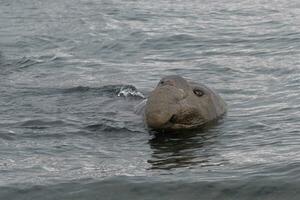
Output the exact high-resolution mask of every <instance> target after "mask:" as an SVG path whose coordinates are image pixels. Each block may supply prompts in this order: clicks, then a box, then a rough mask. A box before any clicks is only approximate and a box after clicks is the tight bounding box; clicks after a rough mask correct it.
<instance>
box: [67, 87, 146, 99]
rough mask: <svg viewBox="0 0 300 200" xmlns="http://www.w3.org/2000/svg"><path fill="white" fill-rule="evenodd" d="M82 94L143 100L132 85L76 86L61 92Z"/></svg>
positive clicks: (142, 96) (141, 95) (141, 94)
mask: <svg viewBox="0 0 300 200" xmlns="http://www.w3.org/2000/svg"><path fill="white" fill-rule="evenodd" d="M82 92H92V93H97V94H102V95H108V96H118V97H125V98H137V99H144V98H145V96H144V95H143V93H141V92H140V91H138V90H137V88H136V87H134V86H132V85H106V86H103V87H99V88H92V87H84V86H77V87H73V88H68V89H64V90H63V93H82Z"/></svg>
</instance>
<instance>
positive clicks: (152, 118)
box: [146, 112, 173, 129]
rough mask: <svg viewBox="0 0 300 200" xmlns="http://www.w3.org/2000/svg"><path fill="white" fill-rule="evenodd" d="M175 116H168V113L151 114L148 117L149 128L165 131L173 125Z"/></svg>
mask: <svg viewBox="0 0 300 200" xmlns="http://www.w3.org/2000/svg"><path fill="white" fill-rule="evenodd" d="M172 117H173V115H168V114H167V113H161V112H158V113H151V114H150V115H146V123H147V124H148V126H149V128H153V129H163V128H168V127H169V126H170V125H171V124H170V122H171V121H172Z"/></svg>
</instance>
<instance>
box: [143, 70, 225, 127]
mask: <svg viewBox="0 0 300 200" xmlns="http://www.w3.org/2000/svg"><path fill="white" fill-rule="evenodd" d="M225 112H226V103H225V101H224V100H223V99H222V98H221V97H220V96H219V95H218V94H217V93H216V92H214V91H213V90H212V89H210V88H208V87H206V86H205V85H203V84H199V83H194V82H188V81H187V80H186V79H184V78H182V77H181V76H177V75H173V76H166V77H164V78H162V79H161V80H160V82H159V83H158V85H157V87H156V88H155V89H154V90H153V91H152V92H151V93H150V95H149V98H148V100H147V101H146V104H145V110H144V119H145V123H146V125H147V126H148V127H149V128H150V129H155V130H178V129H193V128H198V127H200V126H202V125H203V124H205V123H207V122H209V121H212V120H215V119H217V118H218V117H220V116H222V115H223V114H224V113H225Z"/></svg>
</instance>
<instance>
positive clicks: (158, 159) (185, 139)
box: [148, 125, 218, 170]
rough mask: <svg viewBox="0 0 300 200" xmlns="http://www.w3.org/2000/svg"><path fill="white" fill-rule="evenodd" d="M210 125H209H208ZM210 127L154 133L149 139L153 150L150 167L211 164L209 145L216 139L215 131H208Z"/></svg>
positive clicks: (167, 167)
mask: <svg viewBox="0 0 300 200" xmlns="http://www.w3.org/2000/svg"><path fill="white" fill-rule="evenodd" d="M210 127H211V125H210ZM210 127H205V128H202V129H200V130H193V131H184V133H183V132H176V133H154V134H153V138H152V139H150V140H149V144H150V147H151V149H152V150H153V153H152V156H151V159H150V160H148V163H150V164H151V168H150V169H165V170H169V169H174V168H182V167H193V166H200V167H201V166H209V165H212V163H211V162H210V157H211V156H214V153H213V152H212V151H210V149H211V145H212V144H214V143H215V142H216V140H217V138H216V137H217V135H218V132H217V131H209V128H210Z"/></svg>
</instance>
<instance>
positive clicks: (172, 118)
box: [169, 115, 176, 124]
mask: <svg viewBox="0 0 300 200" xmlns="http://www.w3.org/2000/svg"><path fill="white" fill-rule="evenodd" d="M169 122H171V123H173V124H174V123H175V122H176V115H172V117H171V118H170V120H169Z"/></svg>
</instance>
